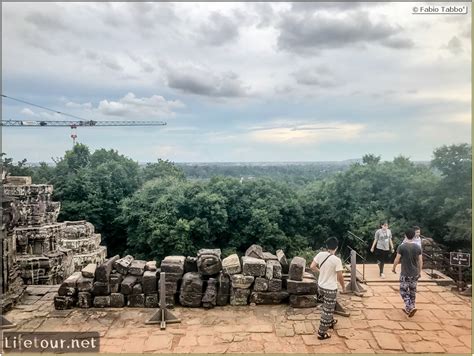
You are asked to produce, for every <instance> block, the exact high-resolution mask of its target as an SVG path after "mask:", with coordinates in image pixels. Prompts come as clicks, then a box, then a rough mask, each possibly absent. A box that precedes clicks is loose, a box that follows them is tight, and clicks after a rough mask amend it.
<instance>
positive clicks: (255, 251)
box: [245, 245, 263, 259]
mask: <svg viewBox="0 0 474 356" xmlns="http://www.w3.org/2000/svg"><path fill="white" fill-rule="evenodd" d="M245 256H249V257H254V258H259V259H263V249H262V246H259V245H252V246H250V247H249V248H248V249H247V251H245Z"/></svg>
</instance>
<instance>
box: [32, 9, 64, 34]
mask: <svg viewBox="0 0 474 356" xmlns="http://www.w3.org/2000/svg"><path fill="white" fill-rule="evenodd" d="M25 21H26V22H27V23H30V24H32V25H34V27H35V28H36V29H37V30H39V31H67V30H69V27H68V26H67V25H66V24H65V23H64V21H63V18H62V17H58V16H55V15H54V14H53V13H41V12H38V11H33V12H31V13H29V14H28V15H26V17H25Z"/></svg>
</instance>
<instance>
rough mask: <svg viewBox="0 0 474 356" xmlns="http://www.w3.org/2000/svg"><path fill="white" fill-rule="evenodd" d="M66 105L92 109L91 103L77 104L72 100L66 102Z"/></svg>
mask: <svg viewBox="0 0 474 356" xmlns="http://www.w3.org/2000/svg"><path fill="white" fill-rule="evenodd" d="M66 107H68V108H73V109H92V103H84V104H78V103H74V102H72V101H69V102H67V103H66Z"/></svg>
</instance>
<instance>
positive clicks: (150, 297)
mask: <svg viewBox="0 0 474 356" xmlns="http://www.w3.org/2000/svg"><path fill="white" fill-rule="evenodd" d="M158 304H159V299H158V293H154V294H147V295H145V308H158Z"/></svg>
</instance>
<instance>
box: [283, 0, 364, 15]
mask: <svg viewBox="0 0 474 356" xmlns="http://www.w3.org/2000/svg"><path fill="white" fill-rule="evenodd" d="M363 5H364V4H363V3H361V2H356V1H346V2H293V3H292V4H291V10H293V11H297V12H305V13H307V12H313V11H317V10H326V11H328V10H332V11H347V10H354V9H359V8H361V7H362V6H363Z"/></svg>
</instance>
